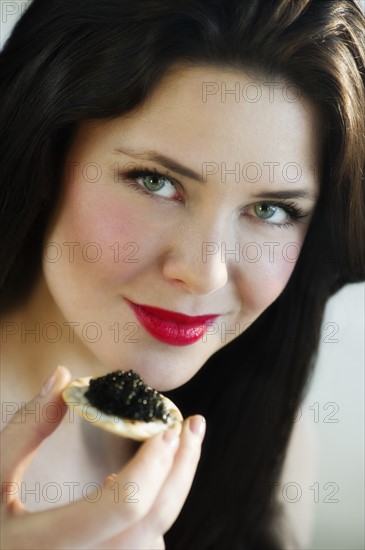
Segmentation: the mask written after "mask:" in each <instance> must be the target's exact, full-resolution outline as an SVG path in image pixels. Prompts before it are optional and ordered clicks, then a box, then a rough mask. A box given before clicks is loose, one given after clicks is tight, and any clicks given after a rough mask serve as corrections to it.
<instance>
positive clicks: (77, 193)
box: [44, 182, 148, 293]
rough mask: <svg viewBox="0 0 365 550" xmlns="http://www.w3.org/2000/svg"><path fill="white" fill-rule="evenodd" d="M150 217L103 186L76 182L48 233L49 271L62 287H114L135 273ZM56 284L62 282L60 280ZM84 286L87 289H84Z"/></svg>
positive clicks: (47, 268)
mask: <svg viewBox="0 0 365 550" xmlns="http://www.w3.org/2000/svg"><path fill="white" fill-rule="evenodd" d="M147 224H148V219H146V218H145V219H143V217H142V216H140V217H138V216H136V214H135V209H133V208H131V207H130V205H127V204H125V202H124V201H122V200H116V199H115V197H113V196H112V195H111V194H110V193H109V194H107V193H105V192H104V190H103V188H102V186H99V187H97V186H94V187H93V186H92V185H91V184H89V185H86V184H85V183H84V182H79V183H78V182H75V184H74V185H70V187H69V192H68V194H67V196H66V197H65V199H64V202H63V204H62V207H61V209H60V212H59V214H58V216H57V218H56V220H55V222H54V224H53V227H52V229H51V231H50V233H49V234H48V237H47V242H46V244H45V246H46V249H45V250H46V254H45V255H44V257H45V259H46V260H47V257H49V258H52V256H53V257H54V256H55V254H57V255H58V257H59V261H57V262H54V261H46V262H45V271H46V273H47V274H48V275H49V276H51V277H52V278H53V280H54V281H55V282H56V283H57V284H58V285H60V286H61V287H62V288H65V286H66V285H67V288H69V289H70V291H71V289H73V290H74V292H76V290H77V289H76V287H80V288H78V292H81V293H85V292H86V286H87V285H86V283H87V284H89V285H91V287H92V288H93V289H96V288H97V287H102V288H103V291H104V292H105V291H106V292H108V290H107V289H108V286H106V285H109V288H110V290H112V284H113V283H116V284H118V283H119V282H120V281H121V278H122V277H123V281H125V280H127V279H128V278H132V277H133V276H134V275H135V273H136V271H138V269H139V268H140V266H141V257H142V246H141V243H143V242H144V241H145V239H146V232H147ZM55 286H56V285H55ZM83 286H85V288H84V289H83Z"/></svg>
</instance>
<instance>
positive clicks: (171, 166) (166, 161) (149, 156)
mask: <svg viewBox="0 0 365 550" xmlns="http://www.w3.org/2000/svg"><path fill="white" fill-rule="evenodd" d="M114 151H115V152H116V153H123V154H125V155H128V156H129V157H134V158H139V159H142V160H152V161H154V162H158V163H159V164H162V166H164V167H165V168H167V169H168V170H171V172H175V173H176V174H180V176H184V177H185V178H190V179H193V180H196V181H199V182H200V183H205V180H204V179H203V176H202V175H201V174H199V173H198V172H195V170H192V169H191V168H188V167H187V166H183V165H182V164H180V163H179V162H177V161H176V160H173V159H172V158H170V157H167V156H166V155H162V154H161V153H158V152H157V151H146V150H143V151H140V152H139V151H132V150H130V149H125V148H121V147H118V149H114Z"/></svg>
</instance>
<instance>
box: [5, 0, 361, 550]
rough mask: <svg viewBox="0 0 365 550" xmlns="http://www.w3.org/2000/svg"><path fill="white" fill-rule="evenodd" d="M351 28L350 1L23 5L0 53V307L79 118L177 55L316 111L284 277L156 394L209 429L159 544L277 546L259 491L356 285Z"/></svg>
mask: <svg viewBox="0 0 365 550" xmlns="http://www.w3.org/2000/svg"><path fill="white" fill-rule="evenodd" d="M364 37H365V22H364V16H363V14H362V11H361V7H360V3H359V2H357V1H356V0H274V1H272V2H270V1H268V0H245V1H243V0H209V1H206V0H179V1H176V0H133V1H130V0H98V2H88V1H87V0H33V2H32V4H31V5H30V7H29V8H28V10H27V11H26V13H25V14H24V15H23V17H22V18H21V19H20V21H19V22H18V24H17V25H16V27H15V29H14V31H13V33H12V35H11V37H10V39H9V40H8V41H7V43H6V45H5V48H4V50H3V52H2V53H1V55H0V76H1V78H0V81H1V85H0V86H1V102H0V106H1V107H0V108H1V113H0V129H1V130H0V132H1V138H0V147H1V154H0V167H1V180H0V210H1V214H0V228H1V232H0V234H1V236H2V241H1V253H0V289H1V294H0V303H1V309H2V311H3V312H6V311H7V310H9V309H10V308H12V307H15V305H16V304H17V303H18V302H22V301H24V300H25V299H26V297H27V296H28V295H29V293H30V292H31V290H32V288H33V285H34V282H35V280H36V278H37V276H38V274H39V272H40V266H41V257H42V241H43V235H44V233H45V229H46V227H47V224H48V220H49V219H50V216H51V214H52V212H53V211H54V208H55V205H56V204H57V199H58V197H59V186H60V180H61V174H62V167H63V163H64V159H65V155H66V153H67V151H68V147H69V145H70V143H71V140H72V137H73V135H74V133H75V130H76V128H77V127H78V125H79V124H80V122H81V121H85V120H91V119H110V118H113V117H117V116H121V115H123V114H125V113H127V112H128V111H130V110H131V109H133V108H135V107H137V106H138V105H140V104H141V103H142V102H143V101H144V100H145V99H146V98H147V97H148V95H149V94H150V93H151V91H152V90H153V89H154V87H155V86H156V84H157V83H158V82H159V81H160V80H161V78H163V76H164V74H166V71H167V70H168V69H169V68H170V67H171V66H172V65H174V64H176V63H178V62H184V63H187V64H194V65H214V66H221V67H222V66H223V67H232V68H235V69H237V68H238V69H239V68H241V69H243V70H251V69H252V70H253V71H256V74H264V75H266V76H268V77H274V78H276V77H281V78H284V79H286V80H287V81H290V82H292V83H294V84H295V85H296V86H297V87H299V89H300V90H301V92H302V93H303V94H304V95H305V96H306V97H307V98H308V99H309V100H311V101H312V102H313V103H315V104H316V105H317V107H318V109H319V111H320V113H321V117H322V120H323V135H324V150H323V158H322V159H321V162H322V166H323V170H322V175H321V181H320V189H321V191H320V196H319V200H318V203H317V206H316V210H315V213H314V216H313V218H312V221H311V224H310V227H309V230H308V233H307V236H306V239H305V241H304V244H303V247H302V250H301V253H300V256H299V259H298V261H297V264H296V266H295V269H294V271H293V274H292V276H291V278H290V280H289V282H288V284H287V286H286V287H285V289H284V291H283V292H282V293H281V294H280V296H279V297H278V298H277V300H276V301H275V302H274V303H273V304H271V306H270V307H268V308H267V309H266V310H265V312H264V313H263V314H262V315H261V316H260V317H259V318H258V319H257V320H256V321H255V323H253V324H252V325H251V326H250V327H249V328H248V329H247V330H246V331H245V332H244V333H243V334H242V335H241V336H239V337H238V338H236V339H235V340H234V341H233V342H232V343H230V344H228V345H227V346H225V347H224V348H223V349H221V350H220V351H219V352H217V353H216V354H214V355H213V356H212V357H211V358H210V359H209V360H208V361H207V363H206V364H205V365H203V366H202V368H201V370H200V371H199V372H198V373H197V375H196V376H194V377H193V379H192V380H190V381H189V382H187V383H186V384H185V385H184V386H182V387H180V388H178V389H176V390H174V391H171V392H169V393H168V395H169V397H171V398H172V399H174V400H175V401H176V403H177V404H178V405H179V406H180V407H181V409H182V411H183V413H184V415H188V414H191V413H194V412H201V413H202V414H204V415H205V416H206V418H207V434H206V438H205V441H204V445H203V451H202V457H201V461H200V464H199V467H198V471H197V474H196V477H195V480H194V483H193V486H192V489H191V491H190V494H189V496H188V498H187V500H186V503H185V505H184V508H183V510H182V512H181V514H180V516H179V518H178V519H177V521H176V522H175V524H174V525H173V527H172V528H171V529H170V531H169V532H168V533H167V534H166V536H165V540H166V544H167V548H171V549H173V550H187V549H189V550H208V549H211V550H222V549H223V548H225V549H229V550H242V549H256V548H257V549H260V550H263V549H279V548H282V547H283V544H284V543H283V541H282V540H280V534H279V532H278V529H277V528H276V526H277V525H278V521H279V517H280V509H279V508H278V505H277V504H275V499H272V498H268V496H267V495H268V492H267V490H266V489H267V487H268V485H270V484H271V483H274V482H276V481H277V480H278V479H279V476H280V472H281V469H282V465H283V459H284V457H285V452H286V449H287V445H288V441H289V437H290V433H291V430H292V427H293V418H294V414H295V411H296V409H297V407H298V405H299V404H300V402H301V400H302V398H303V396H304V393H305V391H306V389H307V387H308V382H309V380H310V375H311V372H312V369H313V364H314V363H315V359H316V353H317V349H318V343H319V337H320V331H321V322H322V318H323V311H324V306H325V304H326V301H327V300H328V298H329V297H330V296H331V295H332V294H334V293H335V292H336V291H337V290H339V289H340V288H341V287H342V286H343V285H345V284H347V283H352V282H358V281H361V280H364V278H365V258H364V256H365V246H364V244H365V243H364V236H365V216H364V209H365V206H364V205H365V200H364V167H365V91H364V90H365V82H364V81H365V69H364V66H365V43H364V41H365V38H364ZM269 405H270V406H271V412H270V414H267V411H268V406H269ZM272 405H274V414H273V413H272Z"/></svg>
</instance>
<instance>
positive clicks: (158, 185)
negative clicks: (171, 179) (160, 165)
mask: <svg viewBox="0 0 365 550" xmlns="http://www.w3.org/2000/svg"><path fill="white" fill-rule="evenodd" d="M138 179H140V180H141V183H142V184H143V185H144V187H145V188H146V189H147V191H160V189H162V188H163V187H164V185H166V178H164V177H161V176H159V175H158V174H156V175H153V174H151V175H150V174H148V175H147V176H142V177H140V178H138Z"/></svg>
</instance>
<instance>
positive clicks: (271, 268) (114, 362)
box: [43, 67, 320, 391]
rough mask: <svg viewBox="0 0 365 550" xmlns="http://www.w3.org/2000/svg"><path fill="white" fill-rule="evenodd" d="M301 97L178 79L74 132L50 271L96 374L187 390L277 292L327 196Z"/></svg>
mask: <svg viewBox="0 0 365 550" xmlns="http://www.w3.org/2000/svg"><path fill="white" fill-rule="evenodd" d="M297 92H298V91H297V90H296V91H295V90H294V89H293V87H289V86H288V85H286V84H284V83H282V82H281V83H279V82H276V83H273V82H271V83H269V82H266V83H264V81H260V80H253V79H252V78H250V77H249V76H248V75H246V74H245V73H242V72H233V71H228V70H222V69H218V68H197V67H195V68H179V69H178V70H176V71H171V73H170V74H169V75H168V76H166V77H165V79H164V80H163V81H162V82H161V84H160V85H159V86H158V88H156V90H155V92H154V93H153V95H152V96H151V97H150V98H149V99H148V101H146V102H145V103H144V104H143V106H142V107H140V108H139V109H138V110H137V111H135V112H134V113H133V114H130V115H128V116H123V117H120V118H116V119H114V120H111V121H107V122H105V121H97V122H94V123H87V124H84V125H82V126H81V127H80V128H79V131H78V133H77V135H76V137H75V140H74V142H73V145H72V146H71V149H70V151H69V154H68V157H67V161H66V166H65V171H64V182H63V183H64V194H63V197H62V200H61V202H60V205H59V208H58V210H57V213H56V215H55V217H54V219H53V222H52V224H51V227H50V229H49V232H48V234H47V238H46V241H45V250H44V263H43V272H44V277H45V281H46V284H47V288H48V290H49V293H50V296H51V298H52V300H53V301H54V303H55V305H56V306H57V308H58V310H59V311H60V314H61V315H62V319H63V322H64V323H66V325H67V326H68V327H70V328H72V330H74V331H75V333H76V334H77V335H78V336H79V337H80V339H81V341H82V343H83V344H84V345H85V346H86V347H87V348H88V349H89V350H91V351H92V352H93V353H94V354H95V356H96V358H97V359H98V361H99V362H100V374H104V373H105V372H106V371H112V370H115V369H124V370H127V369H134V370H135V371H137V372H139V373H140V374H141V376H143V378H144V379H145V380H146V382H147V383H149V384H150V385H152V386H154V387H156V388H157V389H159V390H161V391H163V390H165V391H166V390H169V389H173V388H175V387H177V386H180V385H181V384H183V383H185V382H186V381H187V380H189V379H190V378H191V377H193V376H194V374H195V373H196V372H197V371H198V370H199V369H200V368H201V367H202V365H203V364H204V362H205V361H206V360H207V359H208V358H209V357H210V356H211V355H212V354H213V353H215V352H216V351H217V350H219V349H220V348H222V347H223V346H224V345H226V344H227V343H228V342H230V341H231V340H232V339H234V338H235V337H236V336H238V335H239V334H240V333H242V332H243V331H244V330H245V329H246V328H247V327H248V326H249V325H250V324H251V323H252V322H253V321H255V319H257V318H258V316H259V315H260V314H261V313H262V312H263V311H264V310H265V309H266V308H267V307H268V306H269V305H270V304H271V303H272V302H273V301H274V300H275V299H276V298H277V297H278V296H279V294H280V293H281V292H282V290H283V289H284V287H285V285H286V284H287V282H288V279H289V277H290V275H291V273H292V271H293V268H294V266H295V262H296V260H297V257H298V254H299V251H300V247H301V245H302V243H303V240H304V237H305V235H306V232H307V229H308V225H309V222H310V219H311V214H312V213H313V208H314V206H315V202H316V198H317V195H318V183H317V180H318V177H317V168H318V158H319V150H320V143H319V130H318V126H317V125H318V122H317V120H318V117H317V113H316V111H315V108H314V107H313V106H312V105H311V104H310V103H309V102H307V100H305V99H304V97H302V96H300V94H298V93H297ZM137 306H144V307H137ZM147 306H148V307H147ZM150 308H159V309H163V310H165V311H162V312H161V311H156V309H150ZM177 313H178V314H180V316H179V315H176V314H177ZM181 315H185V316H190V318H186V317H181ZM199 316H211V317H210V318H208V319H204V318H200V319H199ZM191 317H198V318H197V319H191ZM289 322H290V319H288V323H289ZM264 336H265V335H263V338H264ZM242 367H243V368H244V351H243V355H242ZM223 368H224V369H227V368H229V366H228V365H222V369H223Z"/></svg>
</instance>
